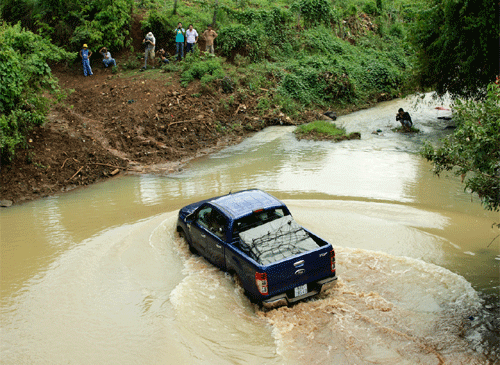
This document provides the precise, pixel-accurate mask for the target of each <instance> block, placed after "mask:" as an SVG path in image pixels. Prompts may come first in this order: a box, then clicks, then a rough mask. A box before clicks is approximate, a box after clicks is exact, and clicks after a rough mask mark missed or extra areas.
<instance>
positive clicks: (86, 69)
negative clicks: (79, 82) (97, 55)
mask: <svg viewBox="0 0 500 365" xmlns="http://www.w3.org/2000/svg"><path fill="white" fill-rule="evenodd" d="M90 56H92V51H91V50H90V49H88V48H87V45H86V44H84V45H83V48H82V49H81V50H80V57H81V58H82V65H83V75H84V76H92V75H93V73H92V69H91V68H90V60H89V59H90Z"/></svg>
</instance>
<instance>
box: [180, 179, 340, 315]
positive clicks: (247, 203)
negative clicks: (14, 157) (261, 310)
mask: <svg viewBox="0 0 500 365" xmlns="http://www.w3.org/2000/svg"><path fill="white" fill-rule="evenodd" d="M177 232H179V234H180V235H181V236H184V237H185V239H186V241H187V243H188V245H189V247H190V249H191V250H192V251H194V252H197V253H199V254H200V255H202V256H203V257H205V258H206V259H207V260H208V261H210V262H211V263H212V264H214V265H216V266H218V267H219V268H221V269H222V270H225V271H227V272H229V273H231V274H233V275H235V276H236V277H237V278H238V279H239V282H240V284H241V286H242V287H243V289H244V290H245V293H246V294H247V296H248V297H249V298H250V299H251V300H253V301H256V302H259V303H262V304H263V306H264V307H266V308H273V307H277V306H281V305H288V304H289V303H294V302H297V301H299V300H302V299H304V298H308V297H310V296H313V295H316V294H318V293H319V292H320V291H321V288H322V287H323V285H325V284H327V283H330V282H333V281H334V280H336V279H337V276H336V273H335V251H334V250H333V247H332V245H331V244H330V243H328V242H326V241H324V240H323V239H321V238H319V237H318V236H316V235H315V234H313V233H311V232H310V231H308V230H307V229H305V228H303V227H302V226H300V225H299V224H297V223H296V222H295V221H294V220H293V218H292V215H291V214H290V211H289V210H288V208H287V207H286V205H285V204H284V203H283V202H281V201H280V200H278V199H276V198H275V197H273V196H272V195H269V194H268V193H266V192H264V191H262V190H257V189H253V190H244V191H240V192H237V193H230V194H228V195H224V196H219V197H215V198H211V199H207V200H203V201H199V202H197V203H193V204H190V205H187V206H185V207H184V208H182V209H181V210H180V211H179V219H178V221H177Z"/></svg>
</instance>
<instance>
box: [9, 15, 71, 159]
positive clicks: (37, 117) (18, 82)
mask: <svg viewBox="0 0 500 365" xmlns="http://www.w3.org/2000/svg"><path fill="white" fill-rule="evenodd" d="M0 44H1V45H2V46H1V47H0V157H1V160H2V163H6V162H9V161H10V160H11V159H12V157H13V156H14V152H15V149H16V147H18V146H19V145H21V146H22V145H25V144H26V142H25V136H26V134H27V133H28V132H29V131H30V130H31V129H32V128H33V127H34V126H35V125H42V124H43V123H44V122H45V116H46V114H47V112H48V107H49V103H50V101H51V99H49V98H48V97H47V96H48V93H52V95H53V96H55V97H56V99H57V97H61V96H62V94H61V92H60V88H59V86H58V84H57V80H56V79H55V78H54V77H53V76H52V73H51V70H50V67H49V66H48V64H47V61H56V62H57V61H61V60H71V59H72V58H75V57H76V53H68V52H66V51H64V50H63V49H61V48H59V47H57V46H55V45H53V44H51V43H50V41H49V40H48V39H45V38H42V37H40V36H39V35H36V34H33V33H32V32H29V31H26V30H24V29H22V28H21V25H20V24H16V25H14V26H10V25H7V24H6V23H3V22H1V23H0Z"/></svg>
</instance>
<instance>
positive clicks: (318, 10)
mask: <svg viewBox="0 0 500 365" xmlns="http://www.w3.org/2000/svg"><path fill="white" fill-rule="evenodd" d="M292 10H293V11H294V12H297V13H299V14H300V15H301V16H302V18H303V19H304V24H305V25H306V26H307V27H312V26H315V25H319V24H330V22H331V21H332V18H333V12H332V5H331V2H330V1H328V0H296V1H295V2H294V3H293V4H292Z"/></svg>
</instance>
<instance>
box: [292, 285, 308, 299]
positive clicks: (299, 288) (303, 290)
mask: <svg viewBox="0 0 500 365" xmlns="http://www.w3.org/2000/svg"><path fill="white" fill-rule="evenodd" d="M294 291H295V298H297V297H300V296H301V295H304V294H307V284H304V285H301V286H297V287H295V288H294Z"/></svg>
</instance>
